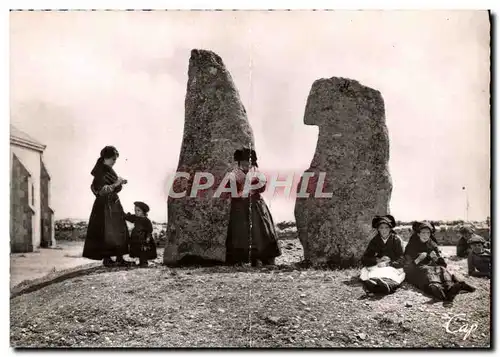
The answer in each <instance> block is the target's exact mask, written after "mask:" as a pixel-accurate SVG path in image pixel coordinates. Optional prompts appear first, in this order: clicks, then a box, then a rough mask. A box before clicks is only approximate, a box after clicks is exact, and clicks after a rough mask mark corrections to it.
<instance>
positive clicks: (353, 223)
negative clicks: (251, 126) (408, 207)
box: [295, 77, 392, 267]
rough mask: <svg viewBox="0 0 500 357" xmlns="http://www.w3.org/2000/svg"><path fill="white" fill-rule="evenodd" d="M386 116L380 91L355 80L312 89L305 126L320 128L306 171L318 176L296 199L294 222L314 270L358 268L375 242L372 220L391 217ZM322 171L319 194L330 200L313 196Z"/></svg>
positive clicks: (318, 83) (325, 82)
mask: <svg viewBox="0 0 500 357" xmlns="http://www.w3.org/2000/svg"><path fill="white" fill-rule="evenodd" d="M384 112H385V110H384V101H383V99H382V96H381V94H380V92H379V91H377V90H374V89H372V88H369V87H365V86H363V85H361V84H360V83H359V82H357V81H354V80H350V79H345V78H336V77H333V78H330V79H320V80H317V81H315V82H314V83H313V85H312V88H311V92H310V93H309V97H308V99H307V105H306V110H305V115H304V123H305V124H306V125H317V126H319V137H318V143H317V146H316V152H315V154H314V158H313V160H312V162H311V166H310V167H309V169H307V170H306V172H312V173H314V177H313V178H311V179H310V180H309V184H308V185H307V192H308V193H310V196H309V197H308V198H300V197H297V199H296V203H295V218H296V223H297V230H298V234H299V238H300V242H301V243H302V246H303V247H304V256H305V260H306V261H307V262H309V263H312V264H313V265H316V264H328V265H331V266H337V267H348V266H353V265H356V264H358V262H359V259H360V258H361V255H362V254H363V252H364V250H365V248H366V246H367V244H368V242H369V240H370V239H371V237H372V228H371V221H372V218H373V216H375V215H383V214H388V213H389V201H390V196H391V191H392V183H391V177H390V174H389V171H388V161H389V137H388V133H387V127H386V124H385V113H384ZM320 172H325V173H326V176H325V183H324V186H323V189H322V190H321V191H322V192H327V193H328V192H331V193H333V197H331V198H314V197H313V195H314V192H315V191H316V186H317V178H318V174H319V173H320ZM303 178H304V177H303ZM303 178H302V179H301V181H300V182H299V186H298V188H297V191H298V192H299V191H300V188H301V185H302V180H303ZM320 189H321V187H320Z"/></svg>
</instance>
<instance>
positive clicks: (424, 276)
mask: <svg viewBox="0 0 500 357" xmlns="http://www.w3.org/2000/svg"><path fill="white" fill-rule="evenodd" d="M412 228H413V234H412V236H411V237H410V240H409V241H408V245H407V246H406V250H405V260H406V263H405V273H406V279H407V281H408V282H409V283H410V284H413V285H415V286H416V287H417V288H419V289H420V290H423V291H424V292H427V293H429V294H431V295H432V296H433V297H434V298H436V299H438V300H442V301H445V302H448V303H451V302H453V300H454V299H455V296H456V295H457V294H458V293H459V292H460V291H462V290H464V291H469V292H473V291H475V290H476V289H475V288H474V287H472V286H471V285H469V284H467V283H466V282H465V281H463V280H462V279H459V278H458V277H457V276H456V275H454V274H451V273H450V272H449V271H448V270H447V269H446V266H447V264H446V262H445V260H444V258H443V257H442V256H441V253H440V251H439V249H438V246H437V244H436V243H435V239H433V235H434V232H435V227H434V225H433V224H431V223H429V222H414V223H413V227H412Z"/></svg>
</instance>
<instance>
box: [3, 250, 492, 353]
mask: <svg viewBox="0 0 500 357" xmlns="http://www.w3.org/2000/svg"><path fill="white" fill-rule="evenodd" d="M280 244H281V246H282V250H283V255H282V257H280V258H279V259H278V261H277V263H278V264H279V265H278V266H277V267H275V268H272V269H269V268H262V267H261V268H250V267H211V268H179V269H171V268H167V267H164V266H162V265H161V264H160V262H161V256H160V257H159V258H158V260H157V261H156V262H155V263H153V264H151V266H150V267H149V268H142V269H138V268H132V269H117V268H114V269H105V268H102V269H100V270H98V271H93V272H92V273H91V274H89V275H86V276H82V277H77V278H73V279H69V280H66V281H62V282H59V283H55V284H53V285H50V286H47V287H45V288H42V289H40V290H38V291H34V292H31V293H28V294H24V295H21V296H18V297H15V298H13V299H11V344H12V345H13V346H15V347H374V348H377V347H459V346H460V347H488V346H489V345H490V281H489V280H485V279H478V278H470V279H468V281H469V282H471V283H472V284H473V285H475V286H476V287H477V290H476V292H474V293H465V294H460V295H459V296H457V298H456V301H455V303H454V304H453V306H451V307H445V306H443V304H442V303H440V302H435V301H433V300H432V299H431V298H430V297H428V296H425V295H423V294H421V293H420V292H418V291H416V290H415V289H413V288H412V287H411V286H409V285H408V284H406V283H404V284H403V286H402V287H401V288H400V289H399V290H398V291H397V292H396V293H394V294H392V295H389V296H385V297H383V298H375V297H367V296H366V295H365V294H364V292H363V289H362V287H361V285H360V284H359V282H358V280H357V275H358V274H359V273H358V271H356V270H341V271H332V270H313V269H304V268H300V267H299V266H298V265H297V264H296V263H297V262H298V261H300V259H301V257H302V251H301V246H300V244H299V243H298V241H296V240H290V241H280ZM443 250H445V254H446V255H450V254H451V252H450V249H443ZM159 253H161V250H159ZM449 265H450V269H451V270H453V271H455V272H458V273H462V274H465V272H466V271H465V268H466V261H465V260H459V261H457V260H454V259H453V257H451V258H450V259H449ZM450 319H451V323H450V324H449V329H448V331H447V329H446V325H447V323H448V322H449V321H450ZM458 330H460V331H458Z"/></svg>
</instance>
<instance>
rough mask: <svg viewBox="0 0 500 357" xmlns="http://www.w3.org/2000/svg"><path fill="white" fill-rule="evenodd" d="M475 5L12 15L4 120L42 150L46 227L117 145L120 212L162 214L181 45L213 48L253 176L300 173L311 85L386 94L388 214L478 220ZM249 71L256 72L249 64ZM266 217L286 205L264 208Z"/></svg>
mask: <svg viewBox="0 0 500 357" xmlns="http://www.w3.org/2000/svg"><path fill="white" fill-rule="evenodd" d="M489 31H490V29H489V19H488V14H487V12H486V11H482V12H473V11H411V12H410V11H408V12H401V11H384V12H382V11H373V12H369V11H351V12H346V11H330V12H306V11H297V12H243V11H241V12H172V11H170V12H61V13H49V12H43V13H41V12H22V13H11V15H10V68H11V71H10V76H11V78H10V80H11V87H10V89H11V97H10V102H11V113H12V116H11V121H12V123H13V124H14V125H16V126H17V127H18V128H19V129H21V130H24V131H26V132H28V133H29V134H31V135H32V136H34V137H36V138H37V139H39V140H40V141H42V142H43V143H44V144H46V145H47V146H48V147H47V150H46V152H45V162H46V164H47V166H48V169H49V171H50V174H51V176H52V207H53V208H54V209H55V211H56V218H65V217H74V218H88V216H89V214H90V210H91V207H92V203H93V195H92V193H91V192H90V189H89V185H90V182H91V180H92V177H91V176H90V170H91V169H92V166H93V165H94V163H95V160H96V159H97V157H98V155H99V151H100V150H101V148H102V147H103V146H105V145H110V144H111V145H115V146H117V148H118V149H119V151H120V154H121V156H120V159H119V161H118V163H117V165H116V167H115V168H116V170H117V172H118V173H119V174H120V175H121V176H123V177H125V178H127V179H128V180H129V184H128V185H127V187H126V188H125V189H124V190H123V191H122V193H121V195H120V197H121V200H122V203H123V205H124V207H125V209H126V210H132V209H133V206H132V202H133V201H136V200H143V201H145V202H147V203H148V204H149V205H150V206H151V208H152V212H151V215H150V216H151V218H152V219H155V220H161V221H163V220H165V212H166V200H165V195H164V191H165V190H164V181H165V179H166V175H167V174H168V173H171V172H172V171H174V170H175V169H176V167H177V163H178V158H179V152H180V145H181V140H182V130H183V123H184V96H185V92H186V84H187V68H188V60H189V55H190V50H191V49H192V48H204V49H210V50H213V51H215V52H216V53H218V54H219V55H220V56H221V57H222V59H223V60H224V62H225V64H226V67H227V68H228V70H229V71H230V72H231V75H232V76H233V79H234V81H235V84H236V86H237V88H238V90H239V92H240V96H241V99H242V101H243V104H244V105H245V107H246V109H247V113H248V116H249V121H250V124H251V125H252V128H253V132H254V136H255V142H256V149H257V152H258V155H259V166H260V168H261V169H262V170H264V171H280V170H283V171H302V170H304V169H306V168H307V167H308V166H309V163H310V161H311V159H312V157H313V154H314V150H315V146H316V140H317V132H318V129H317V127H313V126H305V125H304V124H303V115H304V109H305V103H306V99H307V95H308V93H309V90H310V88H311V85H312V83H313V81H314V80H316V79H318V78H325V77H332V76H342V77H349V78H353V79H356V80H358V81H360V82H361V83H362V84H364V85H367V86H370V87H373V88H375V89H378V90H380V91H381V93H382V95H383V97H384V100H385V107H386V119H387V126H388V129H389V136H390V140H391V144H390V145H391V158H390V163H389V165H390V170H391V175H392V180H393V185H394V189H393V194H392V200H391V212H392V213H393V214H394V215H395V217H396V219H400V220H411V219H424V218H426V219H457V218H463V217H464V215H465V195H464V192H463V191H462V190H461V188H462V186H466V187H467V191H468V195H469V202H470V208H469V218H470V219H474V220H482V219H485V218H486V216H488V215H489V210H490V208H489V207H490V206H489V195H490V192H489V176H490V175H489V162H490V157H489V152H490V141H489V137H490V126H489V123H490V115H489V110H490V108H489V76H490V73H489V40H490V38H489ZM250 64H251V66H250ZM268 202H269V203H270V206H271V211H272V213H273V216H274V218H275V221H281V220H291V219H294V217H293V206H294V202H293V200H284V199H273V200H270V201H269V200H268Z"/></svg>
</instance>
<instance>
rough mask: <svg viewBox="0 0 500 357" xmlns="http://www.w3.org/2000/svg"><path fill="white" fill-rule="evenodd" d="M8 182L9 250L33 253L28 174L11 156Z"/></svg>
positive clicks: (31, 212) (19, 162)
mask: <svg viewBox="0 0 500 357" xmlns="http://www.w3.org/2000/svg"><path fill="white" fill-rule="evenodd" d="M11 170H12V171H11V181H10V248H11V252H12V253H25V252H32V251H33V248H34V246H33V216H34V211H33V209H32V208H31V205H30V202H29V198H30V192H29V190H30V187H29V186H30V185H29V178H30V173H29V172H28V170H27V169H26V168H25V167H24V165H23V164H22V163H21V161H20V160H19V158H18V157H17V156H16V155H15V154H13V155H12V162H11Z"/></svg>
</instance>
